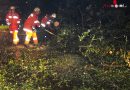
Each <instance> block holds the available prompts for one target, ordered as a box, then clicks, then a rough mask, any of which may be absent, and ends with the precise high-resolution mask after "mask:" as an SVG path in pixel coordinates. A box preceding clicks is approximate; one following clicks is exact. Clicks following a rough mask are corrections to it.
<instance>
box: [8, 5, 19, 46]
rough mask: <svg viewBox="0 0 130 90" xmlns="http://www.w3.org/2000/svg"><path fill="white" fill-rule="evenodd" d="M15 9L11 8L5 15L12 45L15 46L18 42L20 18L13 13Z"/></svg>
mask: <svg viewBox="0 0 130 90" xmlns="http://www.w3.org/2000/svg"><path fill="white" fill-rule="evenodd" d="M15 9H16V8H15V7H14V6H11V7H10V9H9V11H8V13H7V15H6V24H7V25H8V26H9V30H10V34H11V38H13V44H15V45H17V44H18V42H19V38H18V28H19V24H20V16H19V14H18V13H17V12H16V11H15Z"/></svg>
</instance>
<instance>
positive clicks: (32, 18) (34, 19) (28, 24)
mask: <svg viewBox="0 0 130 90" xmlns="http://www.w3.org/2000/svg"><path fill="white" fill-rule="evenodd" d="M35 26H37V27H40V22H39V21H38V16H37V15H36V14H35V13H31V14H30V15H29V17H28V18H27V19H26V21H25V23H24V28H23V30H24V31H25V32H32V29H33V27H35Z"/></svg>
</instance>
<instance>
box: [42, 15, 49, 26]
mask: <svg viewBox="0 0 130 90" xmlns="http://www.w3.org/2000/svg"><path fill="white" fill-rule="evenodd" d="M50 21H51V20H50V18H49V17H47V16H45V17H43V18H42V20H41V26H42V27H49V26H50V24H51V22H50Z"/></svg>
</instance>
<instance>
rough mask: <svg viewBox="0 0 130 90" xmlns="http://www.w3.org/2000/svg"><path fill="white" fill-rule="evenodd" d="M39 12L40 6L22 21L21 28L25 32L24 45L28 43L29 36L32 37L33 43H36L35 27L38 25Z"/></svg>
mask: <svg viewBox="0 0 130 90" xmlns="http://www.w3.org/2000/svg"><path fill="white" fill-rule="evenodd" d="M39 14H40V8H38V7H36V8H35V9H34V10H33V12H32V13H31V14H30V15H29V17H28V18H27V19H26V21H25V23H24V27H23V30H24V31H25V32H26V37H25V42H24V44H25V45H28V44H29V42H30V39H31V37H32V38H33V42H34V44H35V45H36V44H38V39H37V34H36V29H35V27H40V22H39V21H38V15H39Z"/></svg>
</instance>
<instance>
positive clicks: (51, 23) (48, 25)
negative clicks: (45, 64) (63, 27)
mask: <svg viewBox="0 0 130 90" xmlns="http://www.w3.org/2000/svg"><path fill="white" fill-rule="evenodd" d="M55 19H56V13H52V14H51V15H48V14H46V16H44V17H43V18H42V20H41V26H42V27H43V31H44V30H45V32H44V35H43V36H44V37H42V40H40V44H42V42H43V44H44V45H46V43H47V42H46V39H48V38H49V39H51V38H52V35H50V34H53V35H54V34H56V30H55V28H56V27H58V26H59V22H58V21H55ZM47 31H48V32H47ZM40 39H41V38H40Z"/></svg>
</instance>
